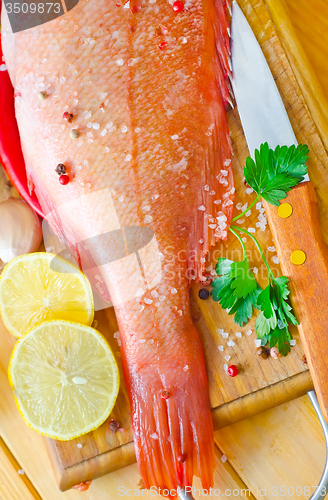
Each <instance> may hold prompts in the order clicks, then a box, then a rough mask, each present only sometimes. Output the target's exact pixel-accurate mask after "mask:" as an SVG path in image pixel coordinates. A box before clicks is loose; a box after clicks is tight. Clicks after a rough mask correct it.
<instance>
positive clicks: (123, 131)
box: [121, 125, 128, 134]
mask: <svg viewBox="0 0 328 500" xmlns="http://www.w3.org/2000/svg"><path fill="white" fill-rule="evenodd" d="M127 131H128V127H127V126H126V125H122V127H121V132H122V134H125V133H126V132H127Z"/></svg>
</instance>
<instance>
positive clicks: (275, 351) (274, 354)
mask: <svg viewBox="0 0 328 500" xmlns="http://www.w3.org/2000/svg"><path fill="white" fill-rule="evenodd" d="M270 356H271V357H272V358H273V359H278V357H279V350H278V347H271V349H270Z"/></svg>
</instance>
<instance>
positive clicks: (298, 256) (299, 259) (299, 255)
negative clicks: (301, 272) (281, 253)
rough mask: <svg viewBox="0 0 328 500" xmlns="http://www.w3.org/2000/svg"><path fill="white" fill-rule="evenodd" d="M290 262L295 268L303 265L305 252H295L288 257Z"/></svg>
mask: <svg viewBox="0 0 328 500" xmlns="http://www.w3.org/2000/svg"><path fill="white" fill-rule="evenodd" d="M290 260H291V261H292V263H293V264H295V265H296V266H300V265H302V264H304V262H305V261H306V255H305V252H303V250H295V251H294V252H293V253H292V255H291V256H290Z"/></svg>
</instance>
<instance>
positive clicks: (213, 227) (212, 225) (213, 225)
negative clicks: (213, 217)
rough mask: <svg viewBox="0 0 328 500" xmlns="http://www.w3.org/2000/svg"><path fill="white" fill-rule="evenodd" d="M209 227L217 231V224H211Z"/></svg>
mask: <svg viewBox="0 0 328 500" xmlns="http://www.w3.org/2000/svg"><path fill="white" fill-rule="evenodd" d="M208 227H209V228H211V229H215V228H216V224H209V225H208Z"/></svg>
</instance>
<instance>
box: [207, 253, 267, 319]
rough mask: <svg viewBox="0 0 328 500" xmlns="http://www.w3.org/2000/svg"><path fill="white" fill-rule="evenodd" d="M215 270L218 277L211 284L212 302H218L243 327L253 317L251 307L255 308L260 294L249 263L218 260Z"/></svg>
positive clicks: (245, 261) (224, 259)
mask: <svg viewBox="0 0 328 500" xmlns="http://www.w3.org/2000/svg"><path fill="white" fill-rule="evenodd" d="M215 270H216V273H217V274H218V276H219V277H218V278H217V279H216V280H214V281H213V283H212V285H213V287H214V288H213V290H212V298H213V300H215V301H218V302H219V304H220V305H221V306H222V308H223V309H229V314H234V315H235V318H234V319H235V323H237V324H238V325H240V326H244V324H246V323H248V320H249V319H251V317H252V316H253V307H257V306H256V304H257V298H258V295H259V293H260V292H261V288H260V286H259V285H258V283H257V282H256V279H255V277H254V274H253V272H252V271H251V270H250V268H249V262H248V261H247V260H243V261H240V262H234V261H232V260H229V259H226V258H220V259H219V260H218V263H217V265H216V268H215Z"/></svg>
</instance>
